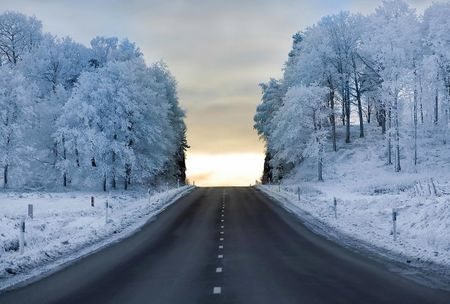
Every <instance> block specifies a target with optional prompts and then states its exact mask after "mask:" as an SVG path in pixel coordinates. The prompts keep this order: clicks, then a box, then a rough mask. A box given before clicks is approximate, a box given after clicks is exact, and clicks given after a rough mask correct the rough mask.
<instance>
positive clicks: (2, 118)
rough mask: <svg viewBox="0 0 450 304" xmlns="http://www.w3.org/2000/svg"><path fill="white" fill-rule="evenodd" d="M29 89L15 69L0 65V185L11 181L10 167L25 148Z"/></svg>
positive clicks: (18, 158)
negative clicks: (1, 178)
mask: <svg viewBox="0 0 450 304" xmlns="http://www.w3.org/2000/svg"><path fill="white" fill-rule="evenodd" d="M32 92H33V90H32V88H31V87H30V86H27V83H26V81H25V79H24V77H23V76H22V75H20V74H19V73H18V72H16V71H15V70H13V69H11V68H9V67H7V66H3V67H0V162H1V166H2V167H3V186H4V187H5V188H6V187H7V186H8V185H9V184H10V179H9V175H10V170H11V167H13V166H15V165H18V164H20V161H21V157H23V155H24V153H25V152H26V150H27V146H26V143H25V141H24V138H23V134H24V131H25V128H26V127H31V126H27V125H26V121H29V119H30V118H31V115H32V113H30V110H31V102H32V100H33V97H34V96H32Z"/></svg>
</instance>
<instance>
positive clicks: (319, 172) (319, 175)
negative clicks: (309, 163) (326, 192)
mask: <svg viewBox="0 0 450 304" xmlns="http://www.w3.org/2000/svg"><path fill="white" fill-rule="evenodd" d="M322 154H323V147H322V144H320V143H319V153H318V157H317V180H318V181H319V182H323V174H322V173H323V156H322Z"/></svg>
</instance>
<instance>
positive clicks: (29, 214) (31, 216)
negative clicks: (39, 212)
mask: <svg viewBox="0 0 450 304" xmlns="http://www.w3.org/2000/svg"><path fill="white" fill-rule="evenodd" d="M28 217H29V218H30V219H33V204H28Z"/></svg>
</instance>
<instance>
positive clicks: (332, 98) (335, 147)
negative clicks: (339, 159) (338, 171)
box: [330, 89, 337, 152]
mask: <svg viewBox="0 0 450 304" xmlns="http://www.w3.org/2000/svg"><path fill="white" fill-rule="evenodd" d="M330 108H331V115H330V121H331V133H332V134H331V136H332V138H333V151H334V152H336V151H337V146H336V116H335V114H334V90H333V89H331V91H330Z"/></svg>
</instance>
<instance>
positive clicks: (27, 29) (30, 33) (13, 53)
mask: <svg viewBox="0 0 450 304" xmlns="http://www.w3.org/2000/svg"><path fill="white" fill-rule="evenodd" d="M41 39H42V24H41V22H40V21H39V20H37V19H36V18H34V17H27V16H25V15H23V14H20V13H17V12H5V13H3V14H1V15H0V63H1V64H5V63H6V64H9V65H16V64H17V63H18V62H19V61H20V60H21V59H22V58H23V56H24V55H25V54H27V53H28V52H30V51H31V50H32V49H33V48H34V47H36V46H37V45H39V42H40V41H41Z"/></svg>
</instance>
